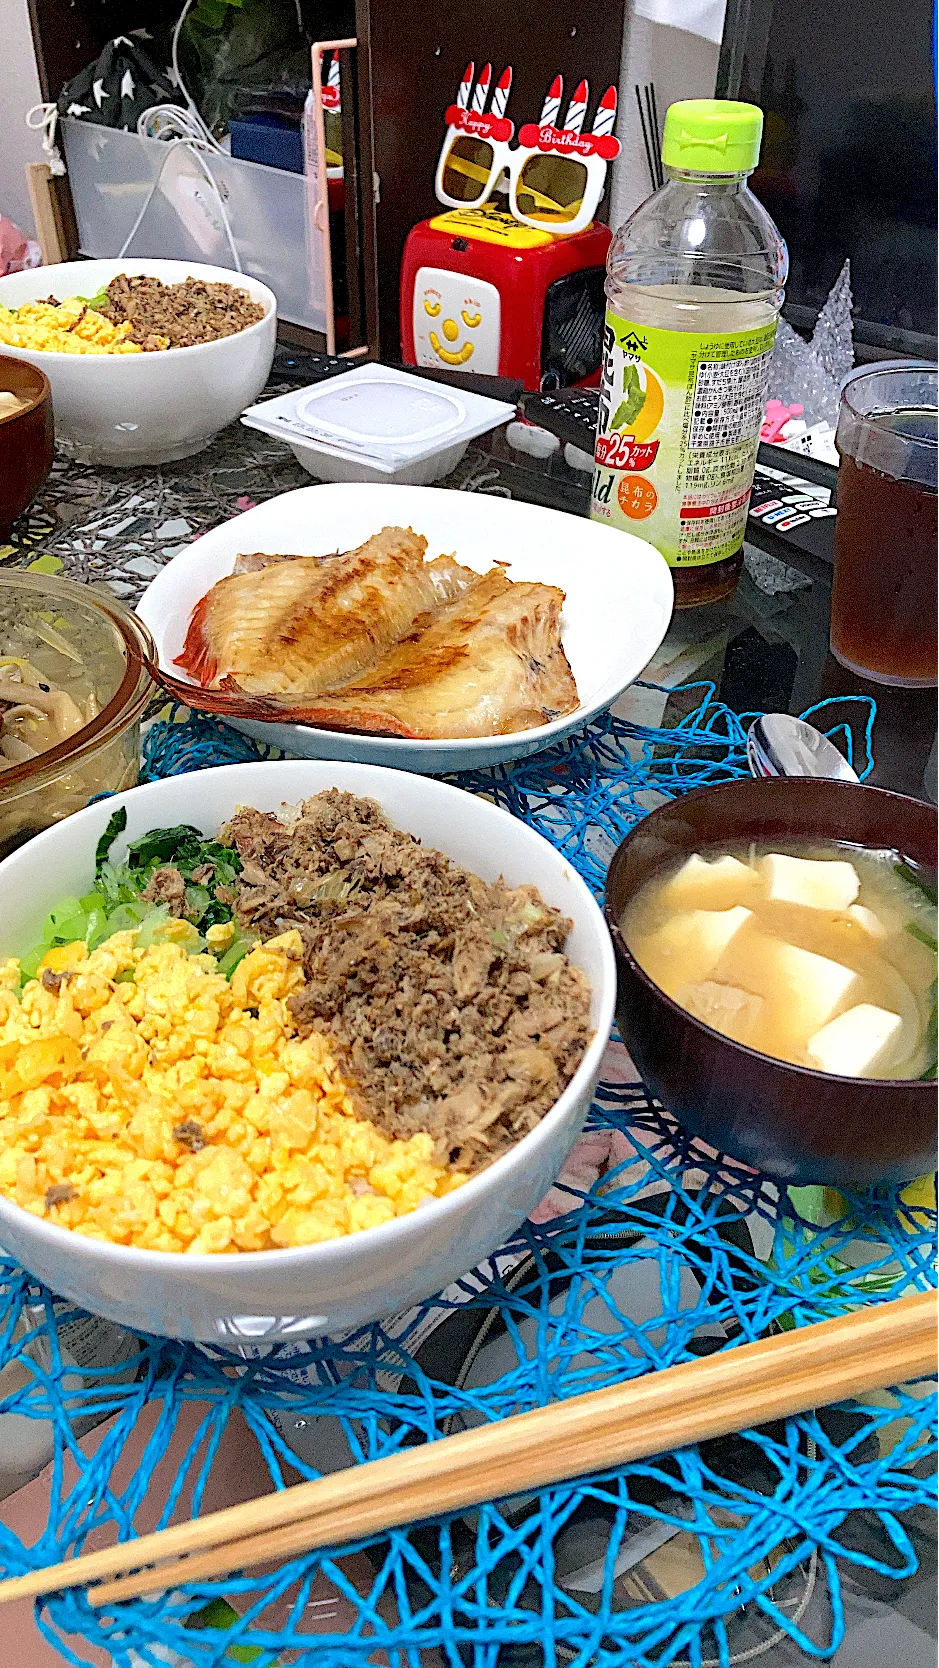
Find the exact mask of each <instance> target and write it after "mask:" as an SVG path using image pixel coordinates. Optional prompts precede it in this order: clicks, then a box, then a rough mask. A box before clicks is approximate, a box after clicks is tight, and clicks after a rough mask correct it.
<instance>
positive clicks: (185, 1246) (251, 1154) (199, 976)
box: [0, 922, 465, 1252]
mask: <svg viewBox="0 0 939 1668" xmlns="http://www.w3.org/2000/svg"><path fill="white" fill-rule="evenodd" d="M173 928H176V929H178V931H179V933H180V934H184V933H185V932H186V931H189V930H191V929H188V928H187V927H186V924H185V923H184V922H178V923H174V924H173V927H171V928H170V929H169V930H170V931H172V930H173ZM226 934H227V937H228V939H230V937H231V928H230V926H218V927H212V928H210V929H209V933H208V934H207V940H208V943H209V946H210V949H218V950H219V951H221V950H223V949H224V948H225V947H226V942H227V939H226ZM135 937H136V935H135V934H134V933H133V932H119V933H115V934H114V936H113V937H111V938H109V939H108V940H106V942H105V943H104V944H102V945H101V946H100V947H99V948H98V949H97V950H95V951H93V952H92V953H91V954H90V955H89V953H88V950H87V947H86V946H85V945H84V944H81V943H78V944H71V945H67V946H65V947H63V948H60V949H54V950H50V951H49V952H48V954H47V955H46V957H45V959H44V961H43V962H42V963H41V964H40V969H39V977H38V978H36V979H32V980H30V981H29V983H28V984H27V985H26V986H25V989H24V990H23V992H22V995H21V996H18V995H17V987H18V985H19V982H20V975H19V966H18V963H17V962H15V961H9V962H5V963H0V1143H2V1151H0V1191H2V1192H3V1193H5V1194H6V1195H7V1196H8V1197H9V1198H11V1199H13V1200H15V1202H16V1203H17V1204H18V1205H22V1206H23V1207H24V1209H26V1210H29V1211H32V1213H33V1214H34V1215H36V1216H42V1217H46V1218H48V1219H49V1220H51V1221H54V1222H57V1223H59V1224H60V1225H61V1226H63V1227H66V1228H71V1229H73V1230H74V1231H75V1232H76V1233H79V1234H85V1235H86V1236H88V1237H89V1238H92V1239H103V1240H110V1241H112V1242H114V1243H115V1244H119V1245H135V1246H140V1247H144V1248H147V1249H149V1250H155V1251H195V1252H208V1251H211V1252H215V1251H261V1250H265V1249H269V1248H272V1247H278V1246H297V1245H312V1244H315V1243H316V1242H318V1241H320V1240H326V1239H332V1238H334V1237H335V1236H337V1235H342V1234H350V1233H355V1232H356V1231H357V1230H358V1229H361V1228H371V1227H374V1226H375V1225H376V1224H378V1223H380V1222H387V1221H390V1219H391V1218H392V1217H395V1216H403V1215H405V1214H406V1213H407V1212H409V1211H412V1210H415V1209H416V1208H417V1206H418V1205H420V1204H422V1203H423V1202H424V1200H426V1199H430V1198H434V1197H440V1196H442V1195H443V1194H446V1193H449V1192H451V1191H452V1189H453V1188H455V1187H458V1186H459V1185H460V1184H461V1182H462V1181H464V1180H465V1177H464V1176H463V1175H462V1174H461V1173H460V1172H458V1171H454V1170H451V1169H448V1168H447V1167H446V1166H442V1165H439V1164H436V1163H434V1162H433V1161H432V1142H431V1138H430V1136H429V1135H427V1134H418V1135H414V1136H412V1137H411V1139H410V1140H407V1141H401V1140H394V1141H393V1140H388V1139H387V1138H386V1137H385V1136H384V1135H382V1133H381V1132H380V1131H379V1130H378V1129H377V1128H376V1127H375V1125H374V1124H372V1123H371V1122H369V1121H368V1120H366V1119H363V1118H360V1117H358V1116H357V1115H356V1113H355V1111H354V1109H353V1106H352V1103H351V1101H350V1099H349V1093H348V1089H347V1086H346V1084H345V1083H344V1081H343V1079H342V1077H341V1076H340V1074H339V1071H338V1069H337V1067H336V1064H335V1061H334V1060H333V1058H332V1055H331V1053H330V1048H329V1044H328V1042H327V1040H326V1039H325V1038H323V1037H321V1036H318V1035H313V1036H309V1037H306V1038H305V1039H303V1040H302V1041H301V1040H300V1039H299V1038H298V1037H297V1036H296V1034H295V1027H294V1025H293V1021H292V1019H291V1017H290V1014H289V1013H288V1010H287V1005H286V999H287V997H288V996H289V995H290V994H291V992H292V991H294V990H296V989H297V988H298V986H299V985H301V984H302V982H303V973H302V968H301V966H300V957H301V952H302V943H301V939H300V935H299V933H298V932H296V931H295V930H294V931H291V932H286V933H283V934H281V936H280V937H279V938H274V939H271V940H269V941H268V943H267V944H264V945H260V946H258V947H257V948H256V949H254V950H252V951H250V952H249V954H248V955H247V956H245V958H244V960H243V961H242V962H241V963H240V964H239V965H238V967H237V968H236V969H235V972H234V974H233V976H232V979H231V983H229V982H228V981H227V980H226V979H225V978H224V977H223V976H222V975H221V974H220V973H218V972H217V971H216V958H215V956H214V955H211V954H202V955H196V956H190V955H187V954H186V952H185V950H184V949H183V947H182V945H181V944H180V943H179V942H163V943H157V944H153V945H152V946H150V947H149V948H147V949H140V948H138V947H137V946H136V943H135Z"/></svg>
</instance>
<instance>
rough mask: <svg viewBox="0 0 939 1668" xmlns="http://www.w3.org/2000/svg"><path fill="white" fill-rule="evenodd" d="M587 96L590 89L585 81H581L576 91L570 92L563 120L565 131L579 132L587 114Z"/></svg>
mask: <svg viewBox="0 0 939 1668" xmlns="http://www.w3.org/2000/svg"><path fill="white" fill-rule="evenodd" d="M589 97H590V89H589V87H588V86H587V83H586V81H581V83H580V85H579V86H578V87H577V89H576V91H575V92H574V93H573V94H572V96H571V102H570V104H569V105H568V107H567V116H566V117H565V120H564V132H565V133H579V132H580V130H581V128H582V127H583V125H584V117H585V116H586V114H587V100H588V98H589Z"/></svg>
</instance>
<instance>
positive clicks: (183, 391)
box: [0, 259, 277, 468]
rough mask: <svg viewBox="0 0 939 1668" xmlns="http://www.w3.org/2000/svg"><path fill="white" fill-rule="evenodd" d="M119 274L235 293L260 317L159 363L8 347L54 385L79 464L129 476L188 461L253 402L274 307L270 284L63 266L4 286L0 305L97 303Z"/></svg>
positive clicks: (209, 271)
mask: <svg viewBox="0 0 939 1668" xmlns="http://www.w3.org/2000/svg"><path fill="white" fill-rule="evenodd" d="M120 273H126V274H127V275H128V277H136V276H137V275H138V274H140V273H146V274H147V275H149V276H151V277H154V278H160V279H162V281H163V283H164V284H178V283H179V282H180V281H181V280H182V279H184V278H202V279H205V280H206V282H208V283H213V284H231V285H232V286H233V288H235V289H241V290H246V291H247V293H248V295H249V296H250V297H251V300H252V301H259V302H260V303H261V305H262V306H263V307H264V317H263V318H262V319H259V320H258V321H257V323H256V324H251V325H249V326H248V328H247V330H239V331H238V333H237V335H234V336H221V337H220V338H219V339H218V341H215V342H199V343H197V344H196V346H195V347H184V348H167V349H166V351H165V352H158V353H51V352H39V351H37V350H36V349H34V348H19V347H16V348H14V347H7V346H6V345H5V343H2V342H0V354H12V355H13V356H14V357H15V358H17V359H26V360H28V361H29V363H30V364H31V365H37V366H38V367H39V369H40V370H41V371H45V373H46V376H47V377H48V378H49V381H50V383H51V384H52V405H53V411H54V415H55V436H56V440H58V441H59V443H60V445H61V446H62V448H63V450H64V451H65V453H66V455H67V456H69V457H71V458H73V459H74V460H75V461H76V462H78V463H98V464H107V465H109V466H110V467H114V466H115V465H117V466H120V467H126V468H130V467H132V466H135V465H139V464H154V463H172V462H174V461H175V460H176V459H178V458H188V457H191V456H192V454H193V453H194V452H199V451H201V450H202V448H203V446H207V445H208V443H209V441H210V440H212V439H213V438H214V436H215V435H216V434H218V432H219V430H220V429H223V428H224V427H225V425H226V424H227V423H231V422H233V421H234V419H235V418H236V417H237V416H239V414H240V413H241V412H242V411H243V410H244V409H245V406H248V405H250V404H251V402H252V400H255V399H257V396H258V394H259V393H260V392H261V390H262V388H263V387H264V384H265V383H266V381H267V379H268V377H269V375H270V371H271V363H272V361H273V358H274V347H275V345H276V340H277V300H276V297H275V296H274V294H273V292H272V291H271V290H269V289H268V288H267V285H266V284H260V283H258V280H257V279H256V278H249V277H248V276H247V275H245V274H243V273H240V272H233V271H229V270H228V268H226V267H221V266H200V265H199V264H198V262H195V261H161V260H130V259H127V260H113V261H66V262H64V263H63V264H62V265H61V266H43V267H34V268H32V269H31V270H30V271H28V272H15V273H11V274H10V275H9V276H8V277H6V278H0V305H2V306H4V307H20V306H22V304H23V302H24V301H41V300H43V299H44V298H45V297H46V296H48V295H54V296H55V297H56V299H57V300H58V301H64V300H66V298H67V297H68V296H72V295H97V293H98V291H99V290H100V289H102V288H103V287H104V286H105V285H106V284H109V283H110V281H111V279H112V278H116V277H117V276H118V275H119V274H120Z"/></svg>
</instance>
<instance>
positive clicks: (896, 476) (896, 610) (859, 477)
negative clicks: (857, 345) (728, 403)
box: [831, 365, 939, 689]
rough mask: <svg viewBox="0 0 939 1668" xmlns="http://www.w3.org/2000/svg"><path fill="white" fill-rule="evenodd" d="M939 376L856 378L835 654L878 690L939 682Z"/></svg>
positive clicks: (910, 371)
mask: <svg viewBox="0 0 939 1668" xmlns="http://www.w3.org/2000/svg"><path fill="white" fill-rule="evenodd" d="M937 438H939V435H937V413H936V371H935V369H933V368H931V367H930V366H928V365H923V366H922V367H912V366H908V365H905V366H903V367H902V368H898V369H896V370H893V369H889V368H886V367H885V368H883V369H879V370H873V371H870V372H864V373H861V374H860V375H858V376H855V377H852V378H851V380H850V381H849V382H848V383H847V385H846V387H845V389H844V392H843V394H842V396H841V411H840V414H839V418H838V432H837V436H836V444H837V447H838V452H839V454H840V464H839V469H838V517H837V521H836V524H835V574H834V581H833V584H832V593H831V652H832V654H833V655H834V656H835V658H836V660H839V661H840V662H841V664H842V666H846V667H848V668H849V670H851V671H852V672H857V673H859V674H860V676H861V677H865V678H871V679H872V680H873V681H874V682H875V683H884V684H890V685H893V686H894V687H899V688H907V689H916V688H923V687H927V686H929V685H932V684H934V683H935V682H936V677H937V636H936V615H937V594H936V563H937V552H936V539H937V524H936V507H937V496H936V486H937V469H936V465H937Z"/></svg>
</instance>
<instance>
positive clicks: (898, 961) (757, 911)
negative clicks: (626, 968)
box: [620, 842, 936, 1078]
mask: <svg viewBox="0 0 939 1668" xmlns="http://www.w3.org/2000/svg"><path fill="white" fill-rule="evenodd" d="M620 926H621V929H622V932H623V936H624V938H625V940H626V943H627V945H628V947H629V949H630V951H631V953H632V955H633V956H634V957H635V960H636V961H637V962H638V963H639V966H640V967H641V968H642V970H643V972H644V973H646V974H647V975H648V977H649V978H650V979H652V980H653V981H654V983H655V984H657V985H658V986H659V987H660V988H661V989H662V990H664V991H665V993H666V995H667V996H670V997H671V998H672V1000H673V1001H675V1002H677V1003H678V1004H679V1005H680V1006H681V1007H683V1008H685V1009H686V1010H687V1012H688V1013H691V1014H693V1015H694V1016H695V1018H696V1019H699V1020H701V1021H703V1023H704V1024H706V1025H710V1026H712V1027H713V1028H714V1030H716V1031H720V1032H721V1033H722V1034H723V1035H724V1036H726V1037H730V1038H732V1039H733V1041H735V1042H739V1043H745V1044H746V1045H747V1047H749V1048H755V1049H759V1050H760V1051H761V1052H762V1053H764V1054H772V1055H775V1057H776V1058H777V1059H780V1060H789V1061H791V1062H793V1063H794V1064H796V1065H800V1066H810V1067H813V1068H814V1069H815V1070H818V1071H827V1072H835V1073H839V1074H841V1075H843V1076H848V1077H886V1078H921V1077H934V1076H935V1075H936V895H935V889H934V886H933V884H932V883H931V881H930V879H929V878H928V877H927V876H925V875H923V874H921V873H920V872H919V871H917V870H915V869H914V868H913V867H911V866H910V865H909V864H907V863H905V862H904V861H903V859H902V857H901V856H900V855H899V854H898V853H897V852H891V851H883V852H878V851H867V850H863V849H860V848H858V847H856V846H841V845H838V844H836V843H834V842H831V843H827V844H823V845H811V846H810V845H807V844H805V843H801V842H800V843H798V844H792V845H779V846H774V847H772V848H768V847H757V846H744V847H742V848H741V847H736V848H733V847H731V848H721V850H720V851H715V850H710V851H707V852H704V853H695V855H694V856H693V857H690V858H688V859H687V860H686V861H685V862H683V863H682V864H681V865H680V866H678V867H676V868H673V869H671V870H668V871H665V872H663V873H662V874H660V875H657V876H655V877H654V878H653V879H652V880H650V881H649V882H648V883H647V885H646V886H644V887H643V888H642V889H641V890H640V891H639V892H638V893H637V895H636V897H635V898H634V899H633V900H632V901H631V903H630V904H629V905H628V906H627V909H626V911H625V912H624V914H623V916H622V919H621V921H620Z"/></svg>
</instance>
